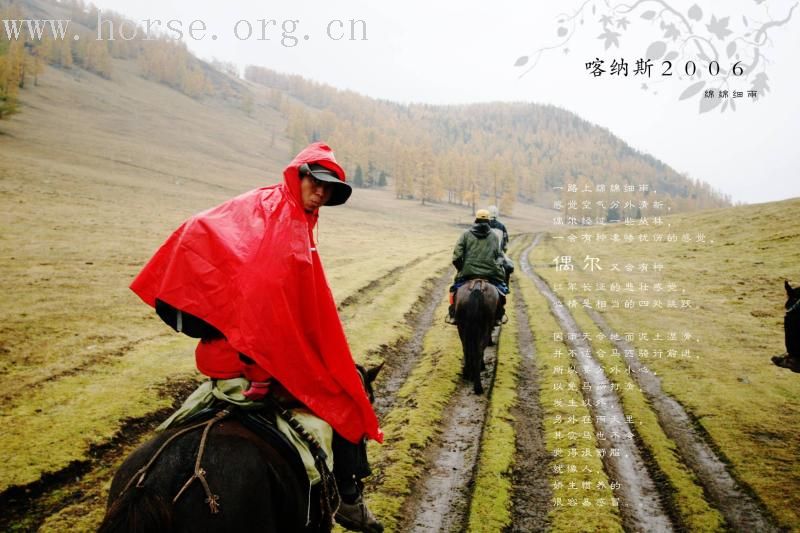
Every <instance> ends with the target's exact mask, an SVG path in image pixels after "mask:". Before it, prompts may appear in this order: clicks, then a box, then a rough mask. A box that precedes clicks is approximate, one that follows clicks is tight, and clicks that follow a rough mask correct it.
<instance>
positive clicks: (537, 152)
mask: <svg viewBox="0 0 800 533" xmlns="http://www.w3.org/2000/svg"><path fill="white" fill-rule="evenodd" d="M0 13H1V14H2V15H3V17H4V18H23V17H38V18H59V19H70V20H71V21H72V22H71V25H70V32H75V33H78V34H81V35H84V34H85V35H86V37H87V38H84V39H80V40H78V41H74V40H73V39H71V38H67V39H61V40H58V39H52V38H50V39H44V40H42V41H36V40H30V39H28V40H27V41H24V42H23V41H21V40H18V41H14V40H11V41H9V40H8V39H6V37H5V35H4V32H3V33H2V35H0V77H5V79H3V80H0V118H2V117H3V115H9V114H12V113H14V112H17V111H19V103H18V102H19V101H23V102H24V100H25V90H26V89H25V87H26V86H27V87H30V85H31V84H33V85H36V84H37V83H38V81H39V80H38V77H39V75H40V74H41V73H42V72H43V68H44V67H43V64H49V65H51V66H54V67H57V68H60V69H64V70H66V71H75V70H79V71H80V70H82V71H88V72H91V73H93V74H97V75H98V76H100V77H102V78H105V79H107V80H112V81H113V80H114V79H115V76H117V74H118V72H117V71H118V70H119V69H120V68H122V69H123V70H125V71H126V72H132V73H136V74H138V75H139V76H140V77H142V78H144V79H147V80H151V81H154V82H158V83H160V84H163V85H166V86H168V87H170V88H171V89H174V90H176V91H178V92H181V93H183V94H185V95H187V96H189V97H191V98H193V99H195V100H198V101H200V102H203V103H204V104H208V105H212V106H213V105H225V106H228V107H230V108H233V109H236V111H237V113H243V114H244V115H245V116H247V117H248V118H251V119H254V120H256V121H257V122H262V121H264V120H265V117H270V118H269V128H268V129H269V132H270V133H269V138H270V146H273V147H274V146H275V143H276V135H280V136H281V137H283V136H285V137H287V138H288V140H289V147H288V149H287V150H286V153H285V157H287V158H288V157H291V156H292V155H293V154H294V153H296V152H297V151H298V150H299V149H300V148H302V147H303V146H305V145H306V144H307V143H308V142H310V141H314V140H319V139H324V140H326V141H328V142H329V143H330V144H331V145H332V146H334V147H335V148H336V150H337V153H338V154H340V156H341V158H342V159H343V161H345V162H346V163H345V166H346V169H347V170H348V172H349V174H350V177H351V179H353V182H354V183H355V184H356V186H360V187H366V188H369V187H376V188H377V187H383V186H389V187H391V190H393V192H394V194H395V196H396V197H397V198H399V199H415V200H418V201H421V203H423V204H425V203H426V202H432V203H437V202H446V203H450V204H455V205H461V206H470V207H471V208H472V210H473V211H474V210H475V208H476V206H477V205H479V204H487V203H494V204H498V205H499V206H500V208H501V211H502V212H503V213H505V214H511V213H512V212H513V210H514V207H515V205H516V204H517V202H523V203H535V204H536V205H539V206H542V207H546V208H553V205H554V201H556V200H558V199H560V198H561V192H560V191H561V190H562V189H563V188H564V187H566V186H567V185H570V184H574V185H579V186H580V187H594V186H597V185H610V184H619V185H623V186H624V185H636V186H637V187H639V186H643V185H645V186H646V187H647V188H648V189H649V190H651V191H653V190H657V191H658V192H659V194H660V198H661V199H662V200H667V201H668V202H669V204H670V208H671V210H672V211H673V212H675V211H688V210H695V209H701V208H709V207H724V206H728V205H730V203H731V202H730V199H729V198H728V197H727V196H725V195H723V194H721V193H719V192H717V191H714V190H712V189H711V188H710V187H709V186H708V185H707V184H705V183H703V182H700V181H698V180H691V179H689V178H687V177H685V176H682V175H680V174H679V173H677V172H676V171H675V170H673V169H672V168H670V167H669V166H668V165H666V164H665V163H663V162H661V161H658V160H656V159H654V158H653V157H652V156H650V155H647V154H643V153H640V152H638V151H636V150H634V149H632V148H631V147H630V146H628V145H627V144H626V143H625V142H623V141H622V140H620V139H619V138H617V137H615V136H613V135H612V134H611V133H610V132H609V131H608V130H606V129H603V128H601V127H598V126H595V125H592V124H590V123H588V122H586V121H585V120H583V119H581V118H579V117H578V116H576V115H574V114H572V113H570V112H567V111H564V110H562V109H559V108H556V107H553V106H543V105H537V104H525V103H485V104H473V105H459V106H432V105H423V104H410V105H401V104H397V103H393V102H388V101H383V100H375V99H372V98H368V97H366V96H362V95H359V94H357V93H354V92H352V91H340V90H337V89H335V88H333V87H330V86H327V85H323V84H319V83H315V82H312V81H309V80H306V79H303V78H301V77H300V76H290V75H284V74H279V73H277V72H274V71H271V70H268V69H265V68H262V67H255V66H250V67H248V68H247V69H246V75H245V78H246V79H245V80H241V79H239V78H238V77H236V76H235V75H232V71H234V70H235V69H231V68H230V67H231V66H230V65H226V64H220V63H215V64H213V65H212V64H208V63H206V62H203V61H201V60H199V59H197V58H196V57H194V56H193V55H192V54H191V53H190V52H189V51H188V50H187V49H186V47H185V46H184V45H183V44H180V43H177V44H176V43H174V42H172V41H169V40H167V39H157V40H153V41H144V40H142V39H141V38H139V39H134V40H132V41H122V40H119V39H117V40H115V41H97V40H96V39H92V38H89V37H90V36H91V34H93V33H95V32H96V31H97V28H96V25H97V8H95V7H94V6H93V5H91V4H88V5H87V4H85V3H84V2H83V1H82V0H72V1H71V2H57V1H55V0H0ZM103 17H104V18H106V19H110V20H112V21H113V22H114V23H115V24H116V26H119V25H120V24H121V23H122V21H124V20H126V19H125V17H124V16H123V15H119V14H114V13H108V12H106V11H104V12H103ZM142 33H143V32H142ZM3 39H5V40H3ZM120 61H122V62H124V64H125V66H124V67H121V66H120V65H122V64H123V63H121V62H120ZM26 84H27V85H26ZM275 115H278V116H280V117H281V119H282V120H281V122H284V121H285V128H284V129H282V130H280V131H278V130H276V128H275V124H276V123H277V122H276V121H275V120H274V117H275ZM645 196H646V192H641V191H639V190H638V189H637V191H636V192H635V193H634V194H632V195H631V199H632V200H642V199H644V197H645ZM625 215H626V216H634V217H635V216H636V213H635V212H630V213H625Z"/></svg>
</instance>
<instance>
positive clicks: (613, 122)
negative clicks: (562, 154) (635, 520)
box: [94, 0, 800, 203]
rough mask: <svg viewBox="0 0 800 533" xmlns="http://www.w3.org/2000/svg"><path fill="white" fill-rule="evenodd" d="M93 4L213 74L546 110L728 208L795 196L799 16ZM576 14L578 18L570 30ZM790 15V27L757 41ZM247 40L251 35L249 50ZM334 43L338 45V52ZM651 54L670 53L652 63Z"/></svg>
mask: <svg viewBox="0 0 800 533" xmlns="http://www.w3.org/2000/svg"><path fill="white" fill-rule="evenodd" d="M94 3H95V4H96V5H97V6H98V7H100V8H101V9H110V10H114V11H117V12H120V13H122V14H124V15H126V16H128V17H129V18H132V19H134V20H137V21H143V20H145V19H161V20H162V23H163V24H166V21H167V20H169V19H176V20H179V21H180V23H173V28H174V27H178V28H179V29H181V30H182V31H183V33H184V40H185V41H186V42H187V44H188V45H189V47H190V49H192V50H193V51H194V52H195V53H196V54H197V55H199V56H200V57H203V58H206V59H210V58H212V57H214V58H218V59H221V60H225V61H232V62H235V63H237V64H239V65H242V66H244V65H248V64H253V65H261V66H265V67H269V68H273V69H276V70H278V71H282V72H287V73H296V74H300V75H302V76H305V77H307V78H310V79H313V80H317V81H321V82H325V83H329V84H331V85H333V86H335V87H338V88H342V89H352V90H354V91H357V92H359V93H362V94H366V95H369V96H372V97H377V98H383V99H389V100H393V101H399V102H428V103H436V104H456V103H470V102H486V101H525V102H536V103H549V104H553V105H556V106H559V107H562V108H565V109H568V110H570V111H573V112H575V113H577V114H578V115H580V116H581V117H583V118H585V119H587V120H589V121H591V122H593V123H595V124H598V125H600V126H602V127H605V128H608V129H609V130H611V131H612V132H613V133H614V134H616V135H617V136H619V137H621V138H622V139H623V140H624V141H625V142H627V143H628V144H630V145H631V146H633V147H634V148H636V149H639V150H641V151H644V152H648V153H650V154H652V155H653V156H655V157H657V158H658V159H661V160H662V161H664V162H665V163H667V164H669V165H671V166H672V167H673V168H675V169H676V170H677V171H678V172H682V173H686V174H687V175H688V176H689V177H691V178H699V179H702V180H704V181H706V182H708V183H710V184H711V185H712V186H713V187H714V188H716V189H718V190H720V191H722V192H724V193H726V194H730V195H731V196H732V198H733V200H734V201H741V202H748V203H754V202H763V201H770V200H778V199H784V198H790V197H797V196H800V176H798V174H799V172H798V170H799V169H800V150H797V148H796V143H797V138H798V136H800V102H799V101H798V98H800V97H799V96H798V89H800V86H798V81H800V74H799V73H800V64H798V62H800V6H797V3H798V0H792V1H787V0H711V1H704V2H697V4H699V5H695V2H694V1H684V0H674V1H673V0H665V1H663V2H662V1H660V0H645V1H643V2H641V3H640V4H637V8H636V9H635V10H634V11H632V12H631V13H621V12H620V10H619V9H618V10H617V11H612V8H613V7H614V6H619V5H621V4H620V3H619V2H617V1H615V0H594V1H592V0H589V1H585V0H562V1H557V2H556V1H552V2H543V1H525V2H510V1H505V0H495V1H492V2H482V3H480V4H479V5H476V6H474V7H472V6H471V7H469V8H467V7H465V6H464V5H463V4H461V3H456V2H452V1H447V2H432V1H425V2H422V1H417V0H413V1H409V2H403V3H401V4H397V3H391V4H389V3H379V2H367V1H357V0H348V1H339V2H321V1H316V0H314V1H311V0H307V1H304V2H302V3H296V2H287V1H284V2H257V1H255V0H253V1H250V0H248V1H232V2H226V3H222V2H204V1H195V2H191V1H188V0H174V1H164V0H158V1H156V0H138V1H136V2H134V1H131V0H95V2H94ZM633 4H635V2H630V5H633ZM582 6H583V11H582V12H580V13H581V14H578V15H577V16H574V17H572V15H574V14H575V13H576V12H578V11H579V10H580V9H581V7H582ZM593 6H594V8H593ZM693 6H695V7H694V8H693ZM790 12H791V14H792V16H791V18H790V19H789V20H788V22H786V23H785V24H783V25H778V24H774V25H772V26H768V29H767V30H766V32H765V33H758V32H757V30H758V29H759V28H761V27H763V25H765V24H769V23H770V22H781V21H783V20H784V19H786V18H787V16H788V15H789V13H790ZM562 13H564V14H566V16H564V15H562ZM604 16H605V17H607V18H603V17H604ZM712 17H713V18H712ZM195 19H199V20H202V21H204V22H205V24H206V25H207V28H208V29H207V31H206V32H205V35H204V38H203V39H198V40H192V39H190V38H188V29H189V26H190V24H191V22H192V21H193V20H195ZM260 19H263V20H264V21H268V22H265V23H262V22H259V20H260ZM350 19H357V20H362V21H364V24H361V25H357V28H356V30H357V31H356V39H355V40H350V39H349V37H350V36H349V20H350ZM273 20H274V21H275V22H269V21H273ZM292 20H299V23H298V24H297V27H296V28H294V31H291V30H292V28H293V23H292V22H287V21H292ZM559 20H561V21H562V22H560V23H559ZM238 21H247V22H238ZM336 21H343V22H344V25H343V26H340V25H339V23H338V22H336ZM237 22H238V26H237ZM248 23H249V25H248ZM329 25H330V26H329ZM262 26H263V27H264V29H265V31H264V32H263V34H262ZM196 27H197V26H196ZM235 27H236V28H237V29H238V37H239V38H237V36H236V35H235V33H234V28H235ZM364 27H366V37H367V38H366V40H363V39H362V36H363V35H362V31H363V28H364ZM249 28H252V35H251V36H250V37H249V38H247V34H248V33H249ZM282 29H283V30H285V33H286V35H282V34H283V33H284V32H282ZM202 33H203V32H201V31H198V32H196V33H195V36H196V37H199V36H200V35H201V34H202ZM748 33H749V35H746V34H748ZM329 34H330V36H329ZM173 35H174V33H173ZM212 35H216V36H217V39H216V40H212V38H211V36H212ZM305 36H308V38H307V39H304V37H305ZM340 36H344V38H342V39H339V40H335V39H333V38H332V37H340ZM690 36H691V37H690ZM615 42H616V43H618V45H619V46H615ZM658 42H663V43H665V45H666V48H664V47H663V46H662V45H659V44H655V45H653V48H650V46H651V44H652V43H658ZM607 43H608V44H609V46H610V48H609V49H608V50H606V48H605V45H606V44H607ZM292 45H294V46H292ZM543 47H553V49H551V50H546V51H544V52H543V53H542V54H541V56H540V59H539V61H538V63H537V64H536V66H535V68H533V69H532V70H530V71H529V72H528V73H527V74H525V75H524V76H522V77H520V75H521V74H522V73H523V72H525V70H526V69H527V67H529V66H530V65H531V63H532V60H533V58H534V57H535V55H534V52H536V51H537V50H538V49H541V48H543ZM648 49H649V50H650V51H651V52H652V53H654V54H657V55H658V54H668V53H670V52H672V51H675V52H680V53H682V55H679V57H677V58H675V59H673V60H672V68H671V72H673V76H672V77H663V76H661V72H662V71H663V70H664V68H665V66H664V65H663V64H662V62H661V60H662V59H663V58H661V59H659V60H657V61H655V62H654V65H653V67H652V71H651V77H650V78H649V79H646V78H644V77H642V76H634V75H633V71H634V68H635V63H636V60H637V59H639V58H644V57H647V56H648V55H649V54H648V53H647V51H648ZM659 49H661V50H659ZM711 50H714V51H715V52H716V54H717V57H719V58H720V59H719V65H720V67H721V69H722V71H723V73H722V74H719V75H717V76H715V77H711V76H709V75H708V74H707V73H706V75H705V76H704V78H702V79H704V80H706V85H705V86H704V87H703V88H702V90H700V92H699V93H697V94H695V95H694V96H692V97H690V98H687V99H685V100H682V101H679V100H678V98H679V96H680V95H681V94H682V93H683V92H684V91H685V90H686V89H687V88H688V87H689V86H690V85H692V84H693V83H696V82H697V80H688V79H686V76H685V75H684V74H683V71H684V68H690V67H687V65H686V62H687V61H689V60H693V61H694V62H695V64H696V65H697V68H698V70H701V71H702V70H703V69H706V68H707V67H705V66H704V65H703V63H702V62H701V61H700V60H699V59H698V58H697V55H698V54H699V53H700V52H701V51H705V53H707V54H708V55H710V56H712V59H713V54H712V53H711ZM729 54H730V55H729ZM756 54H757V55H758V62H757V64H756V67H755V68H754V69H753V70H752V71H750V72H746V73H744V74H743V75H742V76H741V77H735V76H730V77H729V78H728V79H727V82H725V76H724V73H725V71H728V70H729V69H730V68H731V66H732V65H733V64H734V63H735V62H736V61H737V59H739V60H741V61H742V63H741V64H742V65H748V64H750V63H752V61H753V58H754V56H755V55H756ZM525 55H527V56H529V57H530V58H531V59H530V60H529V61H528V64H527V65H525V66H523V67H514V62H515V61H516V60H517V58H518V57H520V56H525ZM659 57H660V56H659ZM595 58H599V59H601V60H604V61H605V63H604V65H603V68H605V69H606V70H608V67H609V65H610V64H611V62H612V60H614V59H617V60H620V59H624V60H625V61H627V62H628V64H629V67H628V68H629V74H628V77H627V78H626V77H620V76H618V77H611V76H610V75H609V74H608V72H606V73H605V74H604V75H601V76H600V77H593V76H591V74H590V73H589V71H587V70H586V68H585V64H586V63H587V62H588V61H591V60H594V59H595ZM723 83H727V85H725V86H724V87H722V86H721V85H722V84H723ZM754 83H755V84H756V85H757V86H759V87H761V94H762V96H761V97H760V98H759V99H758V100H752V99H750V98H749V97H747V91H748V90H750V89H751V88H752V86H753V84H754ZM764 83H766V85H767V86H768V87H769V92H767V93H764V92H763V86H764ZM718 86H719V87H718ZM712 87H713V88H715V89H717V88H723V89H727V90H729V91H730V92H731V93H732V92H733V91H742V92H743V93H744V95H745V96H744V97H743V98H739V99H736V100H734V103H735V105H736V111H731V110H730V109H728V110H726V112H724V113H720V112H719V110H720V108H721V107H722V105H719V106H718V107H716V108H715V109H713V110H711V111H710V112H708V113H705V114H700V113H698V106H699V102H700V98H701V97H702V96H703V90H706V89H710V88H712ZM729 100H730V99H729ZM723 101H724V100H723Z"/></svg>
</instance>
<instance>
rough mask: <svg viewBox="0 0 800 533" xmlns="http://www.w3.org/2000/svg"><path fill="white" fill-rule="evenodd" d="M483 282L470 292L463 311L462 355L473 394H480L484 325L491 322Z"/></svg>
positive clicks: (478, 283)
mask: <svg viewBox="0 0 800 533" xmlns="http://www.w3.org/2000/svg"><path fill="white" fill-rule="evenodd" d="M484 283H486V282H484V281H479V282H477V283H476V284H475V286H474V287H473V288H472V289H471V290H470V293H469V299H468V300H467V305H466V309H465V310H464V315H465V319H466V321H465V324H467V327H466V329H465V332H464V333H465V335H466V338H465V340H466V342H465V343H464V355H465V356H466V367H467V378H468V379H470V380H472V382H473V383H474V388H475V393H476V394H481V393H482V392H483V386H482V385H481V362H482V361H483V348H484V345H483V343H484V338H485V336H486V323H487V321H490V320H492V317H490V316H489V313H488V311H487V306H486V302H485V301H484V297H483V284H484Z"/></svg>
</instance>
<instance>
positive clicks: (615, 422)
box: [520, 234, 674, 531]
mask: <svg viewBox="0 0 800 533" xmlns="http://www.w3.org/2000/svg"><path fill="white" fill-rule="evenodd" d="M540 237H541V234H539V235H537V236H536V238H535V239H534V241H533V242H532V243H531V244H530V246H528V247H527V248H526V249H525V250H524V251H523V252H522V255H521V257H520V267H521V270H522V272H523V273H524V274H525V275H526V276H528V277H529V278H530V279H531V280H532V281H533V283H534V285H535V286H536V288H537V289H538V290H539V292H541V293H542V295H543V296H544V297H545V298H546V299H547V301H548V302H549V304H550V310H551V312H552V313H553V316H554V317H555V318H556V321H557V322H558V323H559V325H560V326H561V328H562V330H563V331H564V332H565V333H566V334H567V339H568V344H569V346H570V348H571V349H572V350H573V351H574V352H575V359H574V360H575V370H576V371H577V372H578V374H579V375H580V377H581V379H582V381H584V382H587V383H589V384H590V389H591V390H588V391H584V398H585V399H586V400H587V403H589V404H590V410H591V413H592V415H593V417H594V425H595V428H596V429H597V431H601V432H603V433H604V434H605V435H608V436H609V437H608V438H607V439H606V440H605V441H602V442H598V447H600V448H603V449H605V450H606V453H605V455H604V457H603V465H604V467H605V469H606V471H607V472H608V475H609V478H610V479H611V480H612V481H616V482H619V484H620V488H619V495H618V500H619V502H620V507H619V508H620V513H621V514H622V519H623V525H624V527H625V529H626V530H629V531H673V530H674V527H673V524H672V520H671V518H670V516H669V514H668V513H667V511H666V510H665V507H664V505H663V504H662V498H663V497H662V495H661V493H660V492H659V490H658V486H657V484H656V482H655V481H654V479H653V476H652V475H651V473H650V471H649V470H648V463H647V460H646V457H644V456H643V454H642V452H641V450H639V448H638V446H637V445H636V442H635V441H634V439H632V438H631V439H629V438H624V436H625V435H629V434H630V435H633V434H634V430H633V428H632V427H631V426H630V425H629V424H628V423H627V421H626V419H625V414H624V412H623V410H622V404H621V402H620V399H619V398H618V397H617V395H616V394H614V392H613V390H612V387H611V386H610V382H609V380H608V378H607V377H606V375H605V372H604V371H603V369H602V367H600V365H599V364H598V363H597V361H596V360H595V359H594V357H593V356H592V350H591V346H590V345H589V344H588V342H586V340H584V339H583V338H582V337H581V336H580V328H579V327H578V325H577V324H576V323H575V320H574V319H573V317H572V315H571V314H570V312H569V310H568V309H567V308H566V307H565V306H564V305H563V304H561V302H560V300H559V299H558V297H557V296H556V295H555V293H553V291H552V290H551V289H550V287H549V286H548V285H547V283H546V282H545V281H544V280H543V279H542V278H540V277H539V276H538V275H537V274H536V273H535V272H534V271H533V269H532V268H531V265H530V262H529V261H528V255H529V253H530V251H531V249H533V247H535V246H536V245H537V244H538V242H539V240H540ZM570 333H573V334H574V335H573V337H575V339H574V340H569V339H570V335H569V334H570ZM615 434H616V435H619V436H620V438H619V439H616V440H613V441H612V438H611V436H612V435H615ZM612 448H613V449H616V450H618V453H613V454H612V453H611V450H612Z"/></svg>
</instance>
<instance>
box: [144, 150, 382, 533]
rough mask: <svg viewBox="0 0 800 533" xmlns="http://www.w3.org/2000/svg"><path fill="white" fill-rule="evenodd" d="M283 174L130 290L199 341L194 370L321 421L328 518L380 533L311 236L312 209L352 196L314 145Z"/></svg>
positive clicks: (211, 215)
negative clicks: (280, 398) (364, 490)
mask: <svg viewBox="0 0 800 533" xmlns="http://www.w3.org/2000/svg"><path fill="white" fill-rule="evenodd" d="M283 177H284V181H283V183H280V184H277V185H272V186H269V187H264V188H261V189H256V190H254V191H250V192H247V193H245V194H242V195H241V196H238V197H236V198H233V199H231V200H228V201H227V202H225V203H223V204H221V205H219V206H217V207H214V208H212V209H209V210H208V211H204V212H202V213H200V214H197V215H195V216H193V217H191V218H190V219H189V220H187V221H186V222H184V223H183V224H182V225H181V226H180V227H179V228H178V229H177V230H176V231H175V232H174V233H173V234H172V235H171V236H170V237H169V239H167V241H166V242H165V243H164V244H163V245H162V246H161V248H160V249H159V250H158V251H157V252H156V254H155V255H154V256H153V258H152V259H151V260H150V261H149V262H148V263H147V265H146V266H145V267H144V269H143V270H142V271H141V272H140V273H139V275H138V276H137V277H136V279H135V280H134V281H133V283H132V284H131V289H132V290H133V291H134V292H135V293H136V294H137V295H139V297H141V298H142V300H144V301H145V302H146V303H147V304H149V305H151V306H153V307H155V308H156V310H157V311H158V313H159V315H160V316H162V318H164V319H165V320H166V321H167V322H168V323H170V324H171V325H172V326H173V327H175V328H176V329H177V330H178V331H184V332H186V333H187V334H189V335H192V336H195V337H201V338H202V339H203V340H201V342H200V343H199V344H198V346H197V350H196V352H195V355H196V361H197V367H198V369H199V370H200V371H201V372H202V373H203V374H205V375H207V376H209V377H211V378H216V379H229V378H234V377H242V376H243V377H245V378H247V379H248V380H249V381H250V383H251V385H250V388H249V390H248V391H246V393H245V395H246V396H248V397H250V398H253V399H259V398H261V397H263V396H264V394H266V393H268V389H269V388H270V387H271V386H272V385H270V383H273V384H274V385H276V386H277V385H279V386H280V388H281V390H285V391H287V392H288V393H289V394H290V395H291V396H292V397H294V398H296V399H297V400H298V401H300V402H301V403H303V404H304V405H305V406H306V407H308V409H310V410H311V411H312V412H313V413H314V414H315V415H317V416H318V417H320V418H322V419H323V420H325V421H326V422H328V423H329V424H330V425H331V426H332V428H333V430H334V442H333V449H334V475H335V477H336V479H337V484H338V485H339V492H340V494H341V496H342V504H341V506H340V509H339V512H338V513H337V516H336V519H337V521H338V522H339V523H341V524H342V525H345V526H346V527H349V528H351V529H355V530H358V531H370V532H379V531H382V530H383V526H381V524H380V523H379V522H378V521H377V520H376V519H375V518H374V517H373V516H372V514H371V513H370V511H369V510H368V509H367V508H366V505H365V504H364V501H363V498H362V497H361V487H362V484H361V479H363V478H364V477H366V476H367V475H368V474H369V473H370V471H369V466H368V464H367V461H366V445H365V444H366V443H365V441H366V439H368V438H369V439H374V440H377V441H379V442H380V441H382V440H383V434H382V433H381V430H380V428H379V426H378V421H377V417H376V416H375V412H374V411H373V409H372V405H371V404H370V402H369V399H368V398H367V395H366V393H365V391H364V388H363V385H362V382H361V379H360V377H359V375H358V373H357V370H356V368H355V364H354V362H353V357H352V355H351V353H350V348H349V346H348V344H347V340H346V338H345V335H344V330H343V328H342V324H341V321H340V319H339V315H338V313H337V311H336V304H335V302H334V300H333V295H332V293H331V290H330V287H329V285H328V282H327V280H326V278H325V273H324V271H323V269H322V263H321V262H320V259H319V256H318V254H317V247H316V244H315V242H314V237H313V235H312V230H313V228H314V226H315V225H316V223H317V219H318V217H319V209H320V207H322V206H323V205H328V206H333V205H341V204H343V203H345V202H346V201H347V199H348V198H349V197H350V194H351V192H352V189H351V188H350V185H349V184H347V183H346V181H345V179H346V178H345V172H344V170H343V169H342V168H341V167H340V166H339V165H338V163H337V162H336V159H335V158H334V156H333V151H332V150H331V149H330V148H329V147H328V146H327V145H325V144H323V143H314V144H311V145H310V146H308V147H306V148H305V149H304V150H303V151H302V152H300V153H299V154H298V155H297V156H296V157H295V158H294V160H293V161H292V162H291V163H290V164H289V166H287V167H286V169H285V170H284V172H283ZM168 315H169V316H171V317H172V319H173V321H175V322H176V323H173V322H171V321H170V320H167V318H166V317H167V316H168ZM190 330H192V331H190ZM275 382H277V383H275Z"/></svg>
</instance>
